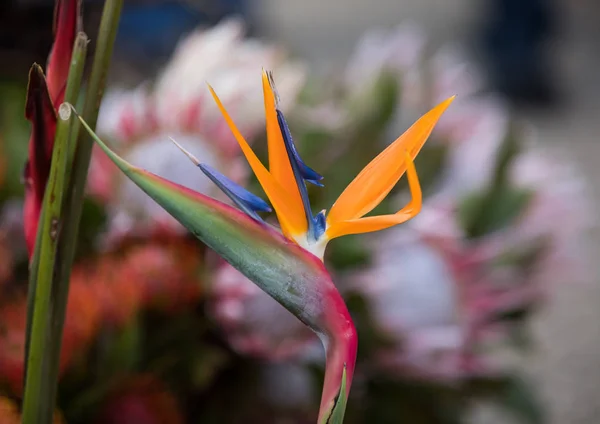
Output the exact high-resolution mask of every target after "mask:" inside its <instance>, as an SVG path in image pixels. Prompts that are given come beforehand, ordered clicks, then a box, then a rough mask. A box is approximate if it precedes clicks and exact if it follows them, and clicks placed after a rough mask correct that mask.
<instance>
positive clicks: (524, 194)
mask: <svg viewBox="0 0 600 424" xmlns="http://www.w3.org/2000/svg"><path fill="white" fill-rule="evenodd" d="M532 198H533V193H532V192H531V191H530V190H525V189H516V188H511V187H501V188H496V189H492V190H490V191H484V192H477V193H474V194H471V195H469V196H466V197H465V198H464V199H463V200H462V202H461V203H460V204H459V208H458V219H459V221H460V223H461V226H462V228H463V229H464V230H465V232H466V233H467V236H468V237H469V238H477V237H483V236H485V235H487V234H490V233H492V232H494V231H497V230H500V229H502V228H506V227H508V226H510V225H512V224H513V223H514V221H515V220H516V219H517V218H518V217H519V216H520V215H521V214H522V213H523V212H524V211H525V208H526V207H527V206H528V205H529V203H530V201H531V199H532Z"/></svg>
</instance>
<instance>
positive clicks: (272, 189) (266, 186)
mask: <svg viewBox="0 0 600 424" xmlns="http://www.w3.org/2000/svg"><path fill="white" fill-rule="evenodd" d="M208 89H209V90H210V92H211V94H212V96H213V98H214V100H215V102H216V103H217V106H218V107H219V110H220V111H221V113H222V114H223V117H224V118H225V121H226V122H227V125H228V126H229V129H230V130H231V132H232V134H233V136H234V137H235V139H236V140H237V142H238V144H239V145H240V147H241V149H242V152H243V153H244V156H245V157H246V160H247V161H248V163H249V164H250V167H251V168H252V171H253V172H254V174H255V175H256V178H257V179H258V182H259V183H260V185H261V186H262V188H263V190H264V191H265V193H266V195H267V197H268V198H269V200H270V201H271V204H272V205H273V208H274V209H275V213H276V214H277V219H278V220H279V224H280V225H281V229H282V231H283V232H284V234H285V235H286V236H287V237H288V238H292V237H291V235H297V234H304V233H306V230H307V227H308V224H307V222H306V217H305V215H304V210H303V209H302V205H296V204H295V202H294V200H293V199H294V197H293V196H292V195H290V193H289V191H287V190H286V189H285V188H283V187H282V186H281V184H280V183H279V182H278V181H277V180H276V179H275V178H274V176H273V175H271V173H270V172H269V171H268V170H267V168H265V166H264V165H263V164H262V162H261V161H260V160H259V159H258V157H257V156H256V154H255V153H254V151H253V150H252V148H251V147H250V146H249V145H248V142H246V140H245V139H244V137H243V136H242V134H241V133H240V131H239V130H238V128H237V126H236V125H235V123H234V122H233V119H231V116H229V113H228V112H227V110H226V109H225V107H224V106H223V104H222V103H221V100H220V99H219V97H218V96H217V94H216V93H215V91H214V90H213V88H212V87H211V86H210V85H209V86H208ZM267 118H269V115H267ZM275 125H277V120H276V118H275ZM281 144H282V145H283V141H281ZM284 149H285V148H284ZM284 152H285V150H284ZM281 159H282V160H283V159H284V158H281ZM285 161H286V162H287V166H288V167H289V168H290V169H291V165H290V164H289V159H288V158H287V154H286V157H285ZM286 188H289V187H286ZM296 190H297V189H296Z"/></svg>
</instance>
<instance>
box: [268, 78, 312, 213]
mask: <svg viewBox="0 0 600 424" xmlns="http://www.w3.org/2000/svg"><path fill="white" fill-rule="evenodd" d="M262 85H263V95H264V102H265V118H266V119H265V120H266V127H267V145H268V152H269V171H270V172H271V175H272V176H273V178H274V179H275V180H276V181H277V182H278V183H279V185H281V187H285V188H289V192H290V193H289V194H290V197H291V198H292V199H291V200H292V201H293V202H294V203H295V207H297V208H298V209H302V199H301V198H300V192H299V191H298V187H297V185H296V180H295V178H294V171H293V170H292V166H291V164H290V161H289V159H288V154H287V150H286V148H285V144H284V141H283V135H282V133H281V129H280V127H279V123H278V122H277V112H276V107H277V101H278V100H277V99H278V98H277V93H276V92H274V91H273V83H272V78H271V77H270V75H269V74H267V72H266V71H263V73H262Z"/></svg>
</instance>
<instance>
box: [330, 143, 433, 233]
mask: <svg viewBox="0 0 600 424" xmlns="http://www.w3.org/2000/svg"><path fill="white" fill-rule="evenodd" d="M405 160H406V162H405V164H406V167H407V176H408V185H409V187H410V194H411V196H412V199H411V201H410V202H409V203H408V205H406V206H405V207H403V208H402V209H400V210H399V211H398V212H396V213H395V214H392V215H381V216H369V217H366V218H359V219H350V220H346V221H341V222H335V223H333V224H332V225H331V226H330V227H328V228H327V232H326V235H327V238H329V239H332V238H335V237H340V236H345V235H348V234H360V233H370V232H373V231H379V230H383V229H386V228H389V227H393V226H394V225H398V224H402V223H403V222H406V221H408V220H409V219H411V218H414V217H415V216H416V215H417V214H418V213H419V212H420V211H421V206H422V205H423V193H422V192H421V185H420V184H419V177H418V176H417V170H416V169H415V164H414V163H413V161H412V158H411V157H410V154H409V153H408V152H405Z"/></svg>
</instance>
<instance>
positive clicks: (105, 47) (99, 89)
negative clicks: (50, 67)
mask: <svg viewBox="0 0 600 424" xmlns="http://www.w3.org/2000/svg"><path fill="white" fill-rule="evenodd" d="M122 6H123V0H107V1H106V2H105V4H104V10H103V13H102V20H101V22H100V29H99V31H98V44H97V46H96V51H95V54H94V62H93V64H92V71H91V74H90V79H89V83H88V89H87V92H86V97H85V105H84V112H83V114H84V116H85V117H86V119H87V120H88V122H90V123H93V126H94V127H95V126H96V121H97V119H98V111H99V109H100V103H101V101H102V95H103V93H104V88H105V84H106V75H107V73H108V67H109V65H110V60H111V57H112V51H113V46H114V42H115V39H116V36H117V28H118V23H119V16H120V14H121V8H122ZM65 101H67V100H66V98H65ZM72 104H75V98H74V99H73V101H72ZM78 129H79V122H76V123H75V124H74V127H73V132H72V134H73V136H74V137H78V138H77V143H76V144H74V145H72V146H71V149H70V151H69V163H71V164H72V166H71V167H69V169H68V177H69V182H70V190H69V192H68V193H67V197H66V199H65V203H64V206H65V215H64V217H65V219H64V227H63V229H62V234H61V242H60V244H59V246H58V252H57V259H58V260H57V262H56V266H55V269H54V273H55V281H56V284H55V288H56V290H55V297H54V301H55V305H56V307H55V309H54V314H53V316H52V337H53V339H54V340H62V333H63V326H64V321H65V314H66V309H67V301H68V294H69V282H70V279H71V267H72V265H73V261H74V258H75V252H76V248H77V239H78V235H79V222H80V220H81V212H82V207H83V199H84V193H85V186H86V180H87V174H88V168H89V165H90V159H91V155H92V146H93V142H92V140H91V139H90V138H89V137H88V136H87V134H85V133H79V131H78ZM51 358H52V359H51V360H52V363H53V364H56V365H57V366H56V367H55V368H54V369H53V374H52V376H51V377H52V379H51V381H52V382H53V387H52V388H51V390H50V393H49V396H50V397H52V399H54V400H55V399H56V391H57V384H58V372H59V368H58V364H59V363H60V345H58V346H56V345H55V347H54V349H53V351H52V352H51Z"/></svg>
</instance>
